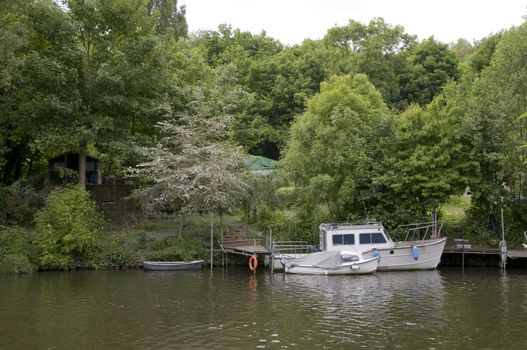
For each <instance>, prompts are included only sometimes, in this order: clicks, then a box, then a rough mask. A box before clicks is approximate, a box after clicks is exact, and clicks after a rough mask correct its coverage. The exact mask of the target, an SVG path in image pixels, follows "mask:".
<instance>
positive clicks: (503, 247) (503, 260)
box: [500, 205, 507, 270]
mask: <svg viewBox="0 0 527 350" xmlns="http://www.w3.org/2000/svg"><path fill="white" fill-rule="evenodd" d="M506 266H507V241H505V223H504V221H503V205H502V207H501V242H500V267H501V268H502V269H503V270H505V267H506Z"/></svg>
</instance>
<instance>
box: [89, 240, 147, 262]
mask: <svg viewBox="0 0 527 350" xmlns="http://www.w3.org/2000/svg"><path fill="white" fill-rule="evenodd" d="M145 240H146V238H145V234H144V233H139V234H126V235H119V234H113V235H104V236H103V237H102V239H101V241H100V242H99V247H100V253H99V261H100V263H101V264H102V265H106V266H111V267H118V268H130V267H136V266H139V256H138V254H139V253H140V251H141V250H143V249H145V248H146V241H145Z"/></svg>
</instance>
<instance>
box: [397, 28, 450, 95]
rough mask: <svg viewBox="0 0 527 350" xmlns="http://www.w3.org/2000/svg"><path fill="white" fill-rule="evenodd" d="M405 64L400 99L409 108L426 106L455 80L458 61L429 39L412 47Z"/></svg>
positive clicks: (446, 47)
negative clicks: (409, 68) (408, 105)
mask: <svg viewBox="0 0 527 350" xmlns="http://www.w3.org/2000/svg"><path fill="white" fill-rule="evenodd" d="M407 60H408V62H409V64H410V66H411V70H410V71H409V72H407V73H406V74H403V75H402V76H401V85H402V88H401V99H403V100H406V101H407V103H409V104H410V103H419V104H421V105H425V104H428V103H430V102H431V101H432V100H433V98H434V97H435V96H437V95H439V93H440V92H441V90H442V89H443V87H444V86H445V85H446V84H447V83H448V82H449V81H450V80H457V79H458V78H459V71H458V58H457V57H456V56H455V54H454V53H453V52H452V51H451V50H450V49H449V48H448V46H447V45H445V44H442V43H440V42H437V41H436V40H435V39H434V38H433V37H431V38H429V39H427V40H425V41H423V42H421V43H419V44H417V45H415V46H414V47H412V48H411V49H410V50H409V54H408V57H407Z"/></svg>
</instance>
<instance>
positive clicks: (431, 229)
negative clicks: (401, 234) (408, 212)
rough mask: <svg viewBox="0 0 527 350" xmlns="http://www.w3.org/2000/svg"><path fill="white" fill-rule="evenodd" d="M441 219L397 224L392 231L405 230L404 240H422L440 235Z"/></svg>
mask: <svg viewBox="0 0 527 350" xmlns="http://www.w3.org/2000/svg"><path fill="white" fill-rule="evenodd" d="M443 224H444V222H443V221H436V222H419V223H414V224H406V225H399V226H397V227H396V228H395V230H394V232H398V231H401V230H405V231H406V236H405V238H404V241H405V242H407V241H424V240H426V239H427V238H438V237H440V236H441V229H442V228H443Z"/></svg>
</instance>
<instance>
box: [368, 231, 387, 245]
mask: <svg viewBox="0 0 527 350" xmlns="http://www.w3.org/2000/svg"><path fill="white" fill-rule="evenodd" d="M371 242H372V243H386V238H384V236H383V234H382V233H372V234H371Z"/></svg>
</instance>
